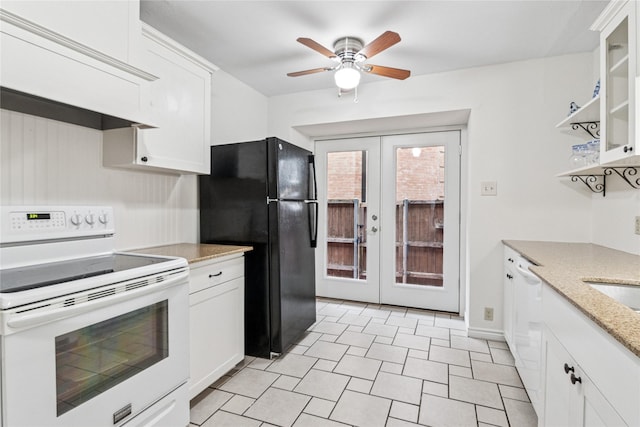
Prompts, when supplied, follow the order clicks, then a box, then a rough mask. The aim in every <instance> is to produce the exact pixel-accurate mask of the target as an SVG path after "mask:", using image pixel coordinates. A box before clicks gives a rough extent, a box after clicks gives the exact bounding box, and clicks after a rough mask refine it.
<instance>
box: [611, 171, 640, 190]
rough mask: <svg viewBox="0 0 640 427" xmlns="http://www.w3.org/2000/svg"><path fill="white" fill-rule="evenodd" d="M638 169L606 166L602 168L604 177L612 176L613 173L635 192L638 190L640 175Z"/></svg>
mask: <svg viewBox="0 0 640 427" xmlns="http://www.w3.org/2000/svg"><path fill="white" fill-rule="evenodd" d="M639 168H640V167H637V166H619V167H616V166H612V167H608V166H607V167H605V168H604V174H605V176H608V175H612V174H613V173H614V172H615V173H616V175H618V176H619V177H620V178H622V179H623V180H624V181H625V182H626V183H627V184H629V185H630V186H631V188H635V189H636V190H637V189H640V175H639V174H638V169H639ZM636 177H637V178H636Z"/></svg>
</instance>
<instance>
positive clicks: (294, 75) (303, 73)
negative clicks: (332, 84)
mask: <svg viewBox="0 0 640 427" xmlns="http://www.w3.org/2000/svg"><path fill="white" fill-rule="evenodd" d="M329 70H331V68H326V67H325V68H314V69H312V70H304V71H296V72H294V73H287V76H289V77H298V76H306V75H307V74H315V73H320V72H322V71H329Z"/></svg>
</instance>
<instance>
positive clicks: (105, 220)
mask: <svg viewBox="0 0 640 427" xmlns="http://www.w3.org/2000/svg"><path fill="white" fill-rule="evenodd" d="M98 221H100V223H101V224H105V225H106V224H107V223H108V222H109V217H108V216H107V214H106V213H103V214H100V215H99V216H98Z"/></svg>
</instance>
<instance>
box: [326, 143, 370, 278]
mask: <svg viewBox="0 0 640 427" xmlns="http://www.w3.org/2000/svg"><path fill="white" fill-rule="evenodd" d="M366 214H367V152H366V151H344V152H333V153H327V275H328V276H331V277H349V278H354V279H365V278H366V274H367V271H366V267H367V262H366V257H367V241H366V229H367V224H366V221H367V215H366Z"/></svg>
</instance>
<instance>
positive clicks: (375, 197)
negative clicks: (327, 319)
mask: <svg viewBox="0 0 640 427" xmlns="http://www.w3.org/2000/svg"><path fill="white" fill-rule="evenodd" d="M316 165H317V174H318V205H319V214H318V218H322V220H319V222H318V247H317V250H316V294H317V295H318V296H326V297H331V298H340V299H349V300H355V301H365V302H372V303H377V302H379V301H380V269H379V268H378V262H379V259H380V213H379V209H380V138H379V137H372V138H352V139H340V140H332V141H322V142H317V143H316Z"/></svg>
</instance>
